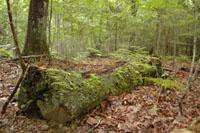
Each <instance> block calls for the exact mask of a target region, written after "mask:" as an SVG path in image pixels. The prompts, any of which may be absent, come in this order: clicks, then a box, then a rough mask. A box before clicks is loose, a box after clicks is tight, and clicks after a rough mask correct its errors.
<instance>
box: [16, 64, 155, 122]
mask: <svg viewBox="0 0 200 133" xmlns="http://www.w3.org/2000/svg"><path fill="white" fill-rule="evenodd" d="M158 70H159V69H157V68H156V67H155V66H153V65H149V64H141V63H138V64H137V63H127V64H125V65H123V66H121V67H119V68H117V69H115V70H114V71H113V72H112V73H109V74H107V75H103V76H98V75H95V74H91V76H90V77H89V78H87V79H85V78H83V77H82V76H81V74H80V73H76V72H65V71H62V70H56V69H48V68H39V67H36V66H31V67H30V68H29V70H28V72H27V75H26V77H25V79H24V80H23V82H22V85H21V87H20V92H19V95H18V106H19V108H20V109H21V111H22V112H26V113H29V114H31V113H35V112H38V113H39V114H41V115H42V116H43V118H45V119H47V120H53V121H56V122H60V123H65V122H68V121H71V120H73V119H75V118H77V117H79V116H81V115H83V114H86V113H88V112H89V111H90V110H91V109H93V108H95V107H96V106H98V105H99V104H100V103H101V102H102V101H103V100H105V99H106V98H107V97H108V96H114V95H119V94H121V93H123V92H125V91H130V90H132V88H134V87H136V86H138V85H142V84H143V83H144V81H143V80H144V79H143V77H148V76H156V75H157V71H158ZM55 114H56V115H55Z"/></svg>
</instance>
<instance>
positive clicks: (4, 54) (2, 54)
mask: <svg viewBox="0 0 200 133" xmlns="http://www.w3.org/2000/svg"><path fill="white" fill-rule="evenodd" d="M9 57H11V54H10V52H9V51H8V50H5V49H3V48H0V58H9Z"/></svg>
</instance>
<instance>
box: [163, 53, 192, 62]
mask: <svg viewBox="0 0 200 133" xmlns="http://www.w3.org/2000/svg"><path fill="white" fill-rule="evenodd" d="M162 59H163V60H164V61H165V62H167V61H173V60H174V57H173V56H164V57H162ZM175 59H176V62H178V63H182V62H187V63H190V62H191V58H190V57H189V56H186V55H179V56H176V57H175Z"/></svg>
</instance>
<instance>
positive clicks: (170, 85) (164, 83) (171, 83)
mask: <svg viewBox="0 0 200 133" xmlns="http://www.w3.org/2000/svg"><path fill="white" fill-rule="evenodd" d="M144 79H145V80H144V82H145V85H150V84H153V85H156V86H159V87H162V88H164V89H178V90H184V85H183V84H181V83H178V82H177V81H175V80H171V79H162V78H152V77H145V78H144Z"/></svg>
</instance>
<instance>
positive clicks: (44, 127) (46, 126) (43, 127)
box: [41, 125, 49, 131]
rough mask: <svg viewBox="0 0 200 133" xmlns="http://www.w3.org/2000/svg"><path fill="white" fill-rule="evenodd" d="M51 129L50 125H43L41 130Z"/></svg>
mask: <svg viewBox="0 0 200 133" xmlns="http://www.w3.org/2000/svg"><path fill="white" fill-rule="evenodd" d="M48 129H49V126H48V125H42V126H41V130H42V131H47V130H48Z"/></svg>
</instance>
